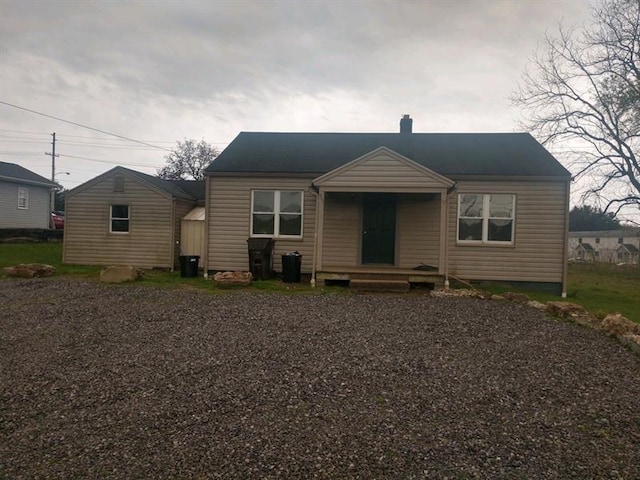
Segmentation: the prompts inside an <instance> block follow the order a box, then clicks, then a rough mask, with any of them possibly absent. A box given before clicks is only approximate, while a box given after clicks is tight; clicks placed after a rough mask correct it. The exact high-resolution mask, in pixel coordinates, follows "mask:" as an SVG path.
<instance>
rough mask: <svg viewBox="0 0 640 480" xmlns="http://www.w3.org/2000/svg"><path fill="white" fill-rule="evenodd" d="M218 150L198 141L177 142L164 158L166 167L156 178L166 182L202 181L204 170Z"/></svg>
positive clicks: (160, 170)
mask: <svg viewBox="0 0 640 480" xmlns="http://www.w3.org/2000/svg"><path fill="white" fill-rule="evenodd" d="M218 154H219V152H218V150H217V149H216V148H215V147H213V146H211V145H210V144H208V143H207V142H205V141H204V140H200V141H199V142H196V141H195V140H193V139H186V138H185V140H184V141H183V142H181V141H180V140H178V142H177V146H176V148H175V149H174V150H173V152H171V153H170V154H168V155H167V156H166V157H165V160H166V165H165V166H164V167H162V168H161V169H159V170H158V177H160V178H166V179H168V180H180V179H182V180H192V179H193V180H204V170H205V168H207V166H208V165H209V164H210V163H211V162H212V161H213V160H214V159H215V158H216V157H217V156H218Z"/></svg>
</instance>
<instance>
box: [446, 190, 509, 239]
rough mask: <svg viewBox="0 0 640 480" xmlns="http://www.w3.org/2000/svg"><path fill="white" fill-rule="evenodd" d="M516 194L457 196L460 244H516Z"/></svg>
mask: <svg viewBox="0 0 640 480" xmlns="http://www.w3.org/2000/svg"><path fill="white" fill-rule="evenodd" d="M515 201H516V197H515V195H511V194H478V193H472V194H468V193H465V194H460V195H458V242H461V243H466V242H469V243H513V232H514V219H515Z"/></svg>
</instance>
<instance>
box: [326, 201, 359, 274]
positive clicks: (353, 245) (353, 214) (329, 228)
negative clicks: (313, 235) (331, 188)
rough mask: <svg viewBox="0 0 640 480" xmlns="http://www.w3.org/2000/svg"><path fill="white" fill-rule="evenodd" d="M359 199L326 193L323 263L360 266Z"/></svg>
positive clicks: (338, 265)
mask: <svg viewBox="0 0 640 480" xmlns="http://www.w3.org/2000/svg"><path fill="white" fill-rule="evenodd" d="M361 211H362V196H361V195H351V194H348V193H346V194H343V193H326V194H325V201H324V239H323V242H322V264H323V265H324V266H332V267H340V266H355V265H358V264H359V263H360V261H359V257H360V241H361V240H360V239H361V233H360V230H361V223H362V219H361Z"/></svg>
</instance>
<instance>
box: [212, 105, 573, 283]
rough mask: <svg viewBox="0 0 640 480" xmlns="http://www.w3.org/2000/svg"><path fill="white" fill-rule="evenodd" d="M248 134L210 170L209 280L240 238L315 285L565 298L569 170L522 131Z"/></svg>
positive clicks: (240, 256)
mask: <svg viewBox="0 0 640 480" xmlns="http://www.w3.org/2000/svg"><path fill="white" fill-rule="evenodd" d="M400 125H401V131H400V133H391V134H389V133H387V134H378V133H261V132H243V133H240V134H239V135H238V136H237V137H236V139H235V140H234V141H233V142H232V143H231V144H230V145H229V146H228V147H227V148H226V149H225V150H224V151H223V152H222V153H221V154H220V155H219V156H218V158H217V159H216V160H215V161H213V162H212V163H211V164H210V165H209V167H208V168H207V170H206V176H207V178H206V182H207V195H206V220H205V222H206V225H205V237H206V238H205V245H206V252H205V258H204V259H203V260H204V265H205V269H206V271H207V272H209V273H211V272H215V271H221V270H247V268H248V262H249V259H248V253H247V239H248V238H272V239H274V240H275V252H274V258H275V260H274V263H273V267H274V269H275V270H276V271H279V270H280V262H279V256H280V255H281V254H283V253H287V252H292V251H297V252H299V253H300V254H301V255H302V272H303V273H304V274H308V275H310V277H311V282H312V284H316V283H322V282H328V281H341V282H351V281H353V280H362V279H376V278H385V279H391V278H393V279H398V280H401V281H406V282H409V283H420V282H425V283H432V284H434V285H439V284H444V285H446V284H447V283H448V281H449V278H450V277H452V276H453V277H459V278H462V279H466V280H476V281H482V280H487V281H505V282H513V283H521V284H526V285H529V284H536V285H538V286H540V287H543V288H548V289H550V290H553V291H557V293H558V294H560V293H562V294H564V293H565V292H566V264H567V225H568V207H569V203H568V198H569V183H570V180H571V176H570V174H569V172H568V171H567V170H566V169H564V168H563V167H562V165H560V163H559V162H558V161H557V160H556V159H555V158H553V156H551V155H550V154H549V152H547V151H546V150H545V149H544V148H543V147H542V146H541V145H540V144H539V143H538V142H536V141H535V140H534V139H533V137H531V136H530V135H529V134H521V133H513V134H512V133H505V134H422V133H412V128H411V125H412V121H411V119H410V118H409V117H408V116H405V117H404V118H403V119H402V120H401V124H400Z"/></svg>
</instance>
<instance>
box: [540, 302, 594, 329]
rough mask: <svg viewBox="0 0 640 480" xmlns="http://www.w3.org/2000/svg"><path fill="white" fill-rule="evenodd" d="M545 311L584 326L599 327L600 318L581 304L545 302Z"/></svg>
mask: <svg viewBox="0 0 640 480" xmlns="http://www.w3.org/2000/svg"><path fill="white" fill-rule="evenodd" d="M545 311H546V312H547V313H549V314H551V315H553V316H555V317H558V318H564V319H567V320H570V321H572V322H575V323H577V324H578V325H583V326H585V327H591V328H600V320H599V319H598V318H597V317H596V316H595V315H594V314H592V313H589V312H588V311H587V310H586V309H585V308H584V307H583V306H582V305H578V304H577V303H571V302H547V306H546V308H545Z"/></svg>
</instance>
